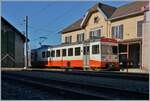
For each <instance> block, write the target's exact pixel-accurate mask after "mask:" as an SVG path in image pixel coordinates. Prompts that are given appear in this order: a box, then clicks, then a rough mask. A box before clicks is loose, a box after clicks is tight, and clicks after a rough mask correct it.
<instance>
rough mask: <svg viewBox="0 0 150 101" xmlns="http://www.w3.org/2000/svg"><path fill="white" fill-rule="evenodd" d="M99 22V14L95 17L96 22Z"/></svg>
mask: <svg viewBox="0 0 150 101" xmlns="http://www.w3.org/2000/svg"><path fill="white" fill-rule="evenodd" d="M98 22H99V17H98V16H97V17H95V18H94V24H96V23H98Z"/></svg>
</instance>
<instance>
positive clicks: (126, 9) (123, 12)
mask: <svg viewBox="0 0 150 101" xmlns="http://www.w3.org/2000/svg"><path fill="white" fill-rule="evenodd" d="M146 4H149V1H135V2H132V3H129V4H127V5H124V6H121V7H118V8H117V9H116V11H115V12H114V13H113V15H112V16H111V18H110V19H117V18H121V17H125V16H128V15H131V14H135V13H140V12H142V10H141V8H142V7H143V6H145V5H146Z"/></svg>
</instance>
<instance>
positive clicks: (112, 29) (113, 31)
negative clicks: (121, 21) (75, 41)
mask: <svg viewBox="0 0 150 101" xmlns="http://www.w3.org/2000/svg"><path fill="white" fill-rule="evenodd" d="M111 33H112V38H115V26H113V27H112V28H111Z"/></svg>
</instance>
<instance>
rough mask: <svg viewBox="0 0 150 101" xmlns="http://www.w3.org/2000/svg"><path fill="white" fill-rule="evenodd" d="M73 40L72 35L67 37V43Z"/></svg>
mask: <svg viewBox="0 0 150 101" xmlns="http://www.w3.org/2000/svg"><path fill="white" fill-rule="evenodd" d="M71 42H72V36H67V37H65V43H68V44H70V43H71Z"/></svg>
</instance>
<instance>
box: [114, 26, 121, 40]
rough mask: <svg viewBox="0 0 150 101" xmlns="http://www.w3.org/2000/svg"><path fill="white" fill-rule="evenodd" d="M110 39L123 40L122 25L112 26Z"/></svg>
mask: <svg viewBox="0 0 150 101" xmlns="http://www.w3.org/2000/svg"><path fill="white" fill-rule="evenodd" d="M112 38H118V39H123V25H119V26H112Z"/></svg>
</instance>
